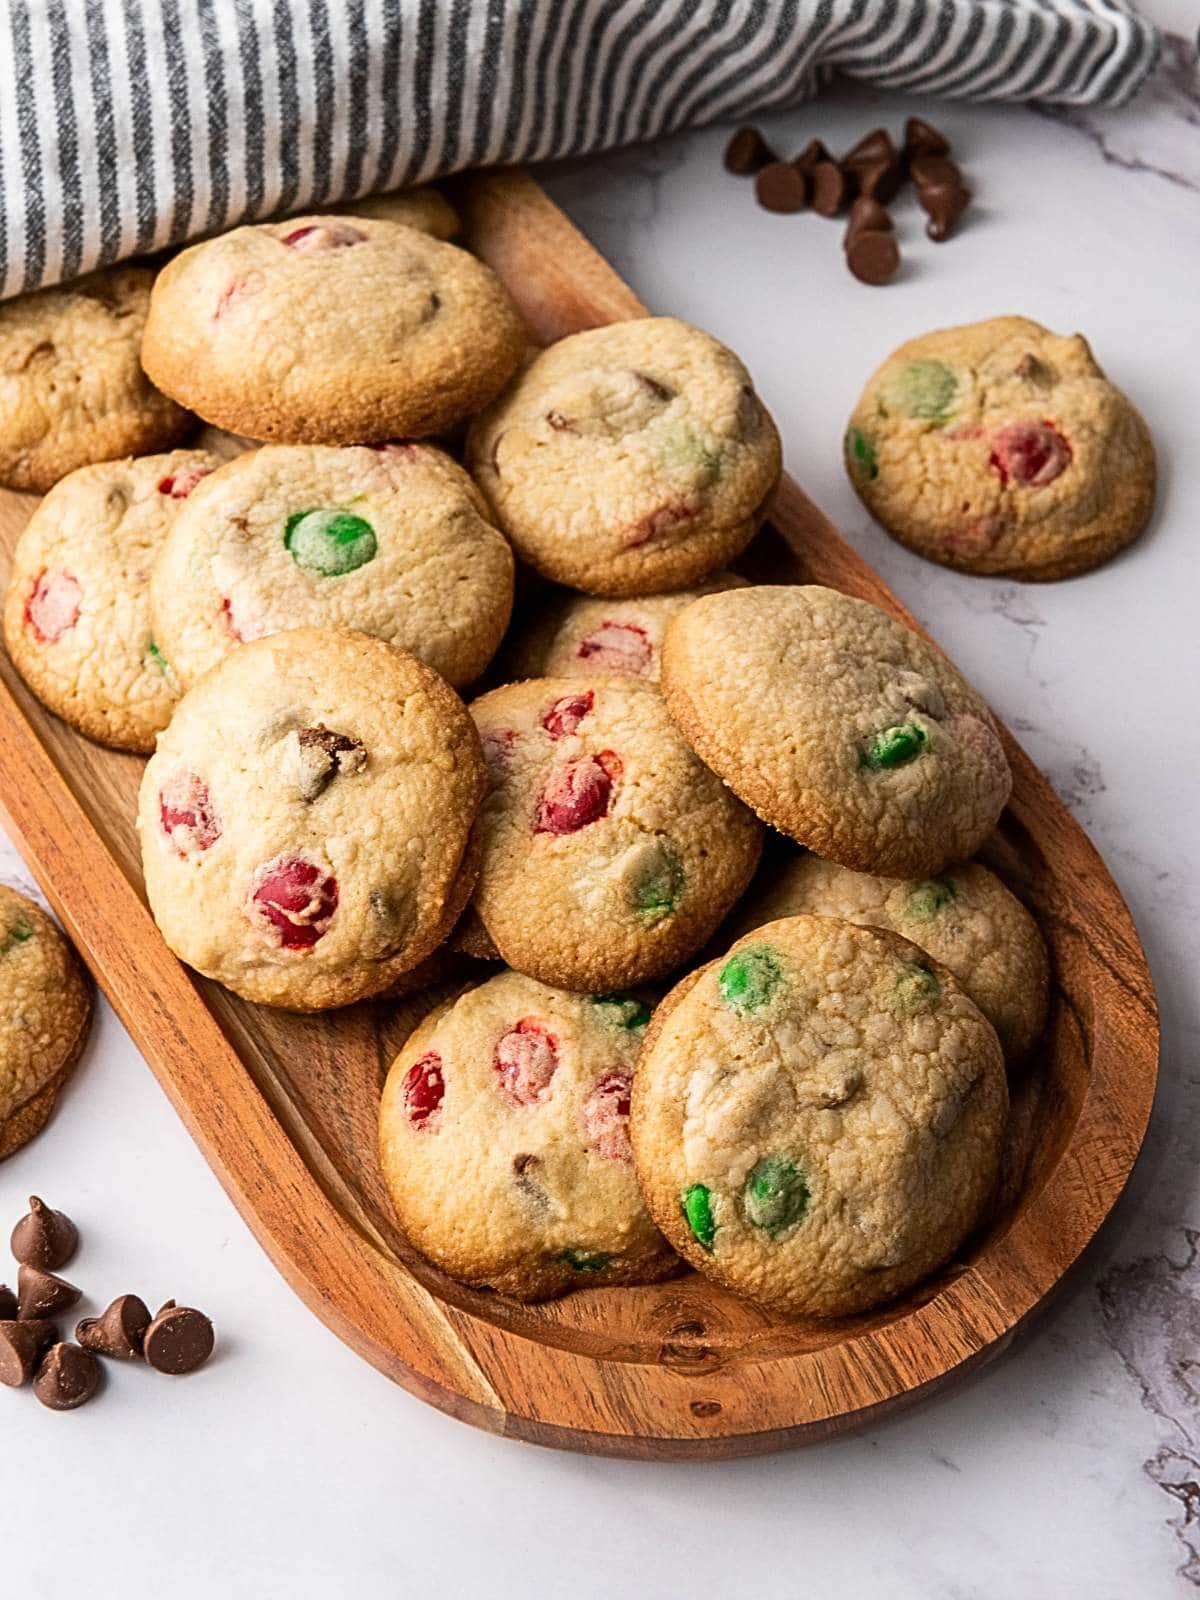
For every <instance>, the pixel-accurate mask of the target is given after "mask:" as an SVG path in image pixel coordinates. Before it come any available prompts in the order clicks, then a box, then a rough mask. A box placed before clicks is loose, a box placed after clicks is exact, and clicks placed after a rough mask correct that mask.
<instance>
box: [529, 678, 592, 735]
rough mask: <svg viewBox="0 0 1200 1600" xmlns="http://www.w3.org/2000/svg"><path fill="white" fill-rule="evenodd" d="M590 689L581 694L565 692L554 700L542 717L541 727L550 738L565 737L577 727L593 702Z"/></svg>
mask: <svg viewBox="0 0 1200 1600" xmlns="http://www.w3.org/2000/svg"><path fill="white" fill-rule="evenodd" d="M595 699H596V696H595V695H594V694H593V693H592V691H591V690H590V689H587V690H585V692H584V693H583V694H565V695H563V697H562V699H561V700H556V701H555V702H554V704H553V705H552V706H551V707H550V709H549V711H547V713H546V715H545V716H544V717H543V718H542V727H543V728H545V730H546V732H547V733H548V734H549V735H550V737H551V738H552V739H565V738H566V737H567V735H568V734H572V733H574V732H575V730H576V729H577V728H578V727H579V724H580V723H581V722H582V721H583V719H584V717H586V716H587V714H588V712H589V711H590V710H591V709H592V706H593V704H594V703H595Z"/></svg>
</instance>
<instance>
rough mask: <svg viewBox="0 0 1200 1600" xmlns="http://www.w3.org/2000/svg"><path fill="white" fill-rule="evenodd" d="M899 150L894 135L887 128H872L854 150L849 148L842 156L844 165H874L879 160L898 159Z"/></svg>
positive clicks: (889, 160)
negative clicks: (894, 141)
mask: <svg viewBox="0 0 1200 1600" xmlns="http://www.w3.org/2000/svg"><path fill="white" fill-rule="evenodd" d="M898 155H899V152H898V151H897V149H896V146H895V145H894V144H893V143H892V136H891V134H890V133H889V132H888V131H887V129H886V128H872V130H871V132H870V133H865V134H864V135H863V136H862V138H861V139H860V140H859V141H858V143H857V144H856V145H855V146H854V148H853V149H852V150H847V152H846V154H845V155H844V156H843V157H842V165H843V166H844V167H866V166H874V165H875V164H876V163H877V162H880V161H883V162H891V161H895V160H897V159H898Z"/></svg>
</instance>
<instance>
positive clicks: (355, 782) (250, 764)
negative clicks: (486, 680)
mask: <svg viewBox="0 0 1200 1600" xmlns="http://www.w3.org/2000/svg"><path fill="white" fill-rule="evenodd" d="M485 781H486V775H485V769H484V765H483V760H482V758H481V755H480V752H479V740H478V738H477V737H476V734H475V730H474V727H473V726H472V724H471V719H470V717H469V716H468V715H467V713H466V710H465V708H464V707H463V705H462V702H461V701H460V700H459V699H458V697H457V696H456V695H455V693H454V691H453V690H452V689H449V688H448V687H447V686H446V684H445V683H444V682H443V681H442V679H441V678H439V677H438V676H437V674H436V673H434V672H431V671H430V669H429V668H428V667H426V666H424V665H423V664H422V663H421V662H419V661H417V660H416V658H415V657H413V656H410V655H409V654H408V653H407V652H406V651H403V650H399V649H397V648H396V647H395V646H394V645H390V644H385V643H384V641H383V640H382V639H372V638H369V637H368V636H367V635H366V634H362V633H354V632H351V631H350V630H349V629H323V628H296V629H293V630H292V631H290V632H287V633H276V634H272V635H271V637H270V638H268V639H258V640H255V641H254V642H253V643H251V644H246V645H243V646H242V647H241V649H239V650H235V651H234V652H233V653H232V654H231V655H229V656H227V657H226V658H225V660H224V661H222V662H221V663H220V665H219V666H217V667H215V668H214V669H213V670H212V671H211V672H209V673H207V674H206V675H205V676H204V677H203V678H202V679H201V680H200V681H199V682H198V683H197V684H196V685H195V686H194V687H193V688H192V689H191V690H189V691H188V693H187V694H185V695H184V697H183V698H182V700H180V702H179V705H178V706H177V707H176V710H175V715H174V716H173V717H172V719H171V723H170V726H169V727H168V728H167V729H166V731H165V732H164V733H162V734H160V736H159V740H158V749H157V751H156V752H155V754H154V755H153V756H152V757H151V759H150V761H149V763H148V764H147V767H146V771H145V775H144V777H143V779H142V786H141V793H140V796H139V802H138V834H139V837H140V840H141V847H142V866H143V870H144V872H145V877H146V893H147V896H148V898H149V901H150V908H151V910H152V911H153V913H154V918H155V921H156V922H157V923H158V926H159V928H160V929H161V930H162V934H163V937H164V938H165V939H166V941H167V944H168V945H169V946H170V947H171V949H172V950H173V951H174V952H175V954H176V955H178V956H179V957H180V958H181V959H182V960H184V961H186V962H187V963H188V964H189V966H192V967H195V968H196V969H197V971H199V972H202V973H203V974H204V975H205V976H206V977H209V978H215V979H217V981H218V982H220V983H223V984H225V985H226V986H227V987H228V988H230V989H232V990H234V992H235V993H237V994H240V995H242V996H243V998H245V999H247V1000H257V1001H261V1002H263V1003H264V1004H266V1005H276V1006H285V1007H288V1008H289V1009H292V1010H295V1011H320V1010H325V1009H326V1008H328V1007H330V1006H338V1005H348V1004H349V1003H350V1002H351V1001H354V1000H361V999H364V998H366V997H367V996H368V995H373V994H380V993H382V992H383V991H384V990H385V989H387V988H389V987H390V986H391V985H392V984H393V983H395V981H396V980H397V978H399V977H400V975H401V974H402V973H404V972H408V971H409V970H410V969H411V968H413V967H415V966H416V965H417V963H418V962H420V961H423V960H424V958H425V957H426V956H427V955H429V954H430V952H431V951H433V950H434V949H435V948H436V947H437V946H438V945H439V944H440V943H441V942H442V940H443V939H444V938H445V936H446V934H447V933H448V932H449V930H450V928H451V927H452V926H453V924H454V921H455V919H456V918H457V917H458V915H459V913H460V911H461V910H462V908H463V905H464V904H465V903H466V900H467V898H468V897H469V895H470V891H471V887H472V882H473V878H474V858H473V855H472V854H471V852H470V851H469V850H468V842H469V836H470V831H471V824H472V822H473V820H474V816H475V811H476V808H477V806H478V804H479V800H480V798H481V796H482V793H483V789H484V785H485Z"/></svg>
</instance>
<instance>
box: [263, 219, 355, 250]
mask: <svg viewBox="0 0 1200 1600" xmlns="http://www.w3.org/2000/svg"><path fill="white" fill-rule="evenodd" d="M366 237H367V236H366V234H365V233H360V232H359V230H358V229H357V228H351V227H349V226H348V225H347V224H346V223H344V222H335V223H326V222H313V223H310V224H309V225H308V227H306V228H294V229H293V230H292V232H291V233H285V234H284V236H283V238H282V239H281V240H280V243H281V244H286V245H287V246H288V248H289V249H291V250H344V249H346V248H347V247H348V246H350V245H352V244H362V242H363V240H364V239H365V238H366Z"/></svg>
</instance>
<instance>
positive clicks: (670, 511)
mask: <svg viewBox="0 0 1200 1600" xmlns="http://www.w3.org/2000/svg"><path fill="white" fill-rule="evenodd" d="M702 505H703V501H702V500H701V499H700V496H699V495H694V494H693V495H688V497H687V499H686V500H671V501H669V502H668V503H667V504H666V505H665V506H659V507H658V509H657V510H656V511H651V512H649V513H647V515H646V516H644V517H642V518H641V520H640V521H638V522H635V523H634V524H633V526H632V527H631V528H628V529H626V532H625V538H624V541H623V542H624V545H625V548H626V550H636V549H637V548H638V546H639V545H643V544H648V543H649V542H650V540H651V539H667V538H669V537H670V536H671V535H672V534H674V533H677V532H678V530H679V529H680V528H684V527H686V526H687V524H688V523H689V522H692V521H693V520H694V519H695V518H696V517H697V516H698V515H699V512H700V509H701V506H702Z"/></svg>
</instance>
